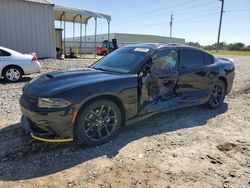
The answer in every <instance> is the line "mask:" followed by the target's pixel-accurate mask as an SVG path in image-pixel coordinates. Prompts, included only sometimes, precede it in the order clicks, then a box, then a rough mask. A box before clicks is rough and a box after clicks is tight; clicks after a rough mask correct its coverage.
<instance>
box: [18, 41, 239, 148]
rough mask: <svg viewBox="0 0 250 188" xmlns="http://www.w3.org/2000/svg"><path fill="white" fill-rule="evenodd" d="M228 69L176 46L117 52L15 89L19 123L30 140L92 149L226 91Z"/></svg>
mask: <svg viewBox="0 0 250 188" xmlns="http://www.w3.org/2000/svg"><path fill="white" fill-rule="evenodd" d="M234 68H235V67H234V64H233V62H232V60H230V59H223V58H216V57H214V56H213V55H211V54H209V53H207V52H206V51H203V50H201V49H198V48H194V47H191V46H186V45H180V44H138V45H131V46H127V47H123V48H120V49H118V50H116V51H114V52H112V53H111V54H109V55H107V56H106V57H104V58H102V59H100V60H99V61H97V62H96V63H95V64H93V65H92V66H91V67H88V68H82V69H71V70H65V71H59V72H52V73H47V74H43V75H41V76H40V77H38V78H35V79H33V80H32V81H31V82H30V83H29V84H27V85H26V86H25V87H24V88H23V95H22V96H21V99H20V106H21V111H22V114H23V116H22V119H21V125H22V127H23V128H24V130H25V131H26V132H27V133H29V134H31V136H32V137H33V138H35V139H38V140H41V141H50V142H64V141H73V140H77V142H80V143H84V144H87V145H98V144H103V143H105V142H107V141H109V140H110V139H111V138H112V137H113V136H114V135H116V134H117V133H118V132H119V130H120V129H121V128H122V126H125V125H128V124H132V123H135V122H137V121H139V120H142V119H144V118H147V117H149V116H151V115H153V114H156V113H159V112H165V111H169V110H173V109H179V108H184V107H188V106H194V105H200V104H207V105H208V106H209V107H211V108H217V107H219V106H220V105H221V104H222V103H223V100H224V98H225V95H226V94H228V93H229V92H230V91H231V88H232V83H233V79H234Z"/></svg>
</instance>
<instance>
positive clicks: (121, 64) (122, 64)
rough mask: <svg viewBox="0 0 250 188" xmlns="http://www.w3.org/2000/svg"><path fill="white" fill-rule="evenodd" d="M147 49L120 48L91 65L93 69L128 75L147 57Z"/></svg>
mask: <svg viewBox="0 0 250 188" xmlns="http://www.w3.org/2000/svg"><path fill="white" fill-rule="evenodd" d="M143 49H144V50H146V51H145V52H144V51H143ZM148 51H149V49H146V48H141V49H140V48H134V47H127V48H120V49H118V50H116V51H114V52H112V53H110V54H109V55H107V56H105V57H104V58H102V59H100V60H99V61H98V62H97V63H96V64H94V65H93V68H95V69H102V70H106V71H113V72H120V73H129V72H131V71H133V70H134V69H136V67H137V66H138V65H140V64H141V62H143V60H144V59H145V58H146V57H147V53H148Z"/></svg>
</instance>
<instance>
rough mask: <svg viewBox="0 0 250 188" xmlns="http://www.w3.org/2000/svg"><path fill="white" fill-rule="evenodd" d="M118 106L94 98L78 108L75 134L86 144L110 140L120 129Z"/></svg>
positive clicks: (120, 116) (108, 101) (120, 117)
mask: <svg viewBox="0 0 250 188" xmlns="http://www.w3.org/2000/svg"><path fill="white" fill-rule="evenodd" d="M121 124H122V115H121V110H120V108H119V107H118V106H117V105H116V104H115V103H114V102H112V101H110V100H96V101H93V102H91V103H90V104H88V105H87V106H86V107H84V108H83V109H82V110H80V112H79V115H78V118H77V120H76V130H75V134H76V135H75V136H76V137H77V139H78V141H80V142H81V143H84V144H87V145H92V146H94V145H99V144H103V143H105V142H108V141H109V140H111V139H112V138H113V137H114V136H115V135H116V134H117V133H118V132H119V130H120V128H121Z"/></svg>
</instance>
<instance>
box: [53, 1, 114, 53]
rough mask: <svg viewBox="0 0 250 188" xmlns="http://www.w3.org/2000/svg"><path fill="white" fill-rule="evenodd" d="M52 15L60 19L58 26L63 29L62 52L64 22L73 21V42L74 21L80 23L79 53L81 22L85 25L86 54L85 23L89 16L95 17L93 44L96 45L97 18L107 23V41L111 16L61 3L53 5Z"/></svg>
mask: <svg viewBox="0 0 250 188" xmlns="http://www.w3.org/2000/svg"><path fill="white" fill-rule="evenodd" d="M54 17H55V20H57V21H60V27H61V28H62V27H63V30H64V34H63V35H64V43H63V49H64V53H65V52H66V45H65V42H66V22H71V23H73V43H74V42H75V23H78V24H80V53H81V49H82V31H83V24H84V25H85V29H84V42H85V50H84V51H85V54H86V41H87V40H86V39H87V37H86V33H87V25H88V21H89V20H90V19H91V18H94V19H95V42H94V43H95V46H96V45H97V40H96V35H97V19H98V18H100V19H105V20H106V21H107V24H108V41H109V40H110V39H109V33H110V21H111V16H109V15H106V14H102V13H98V12H92V11H87V10H82V9H78V8H72V7H67V6H62V5H54Z"/></svg>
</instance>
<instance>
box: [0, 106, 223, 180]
mask: <svg viewBox="0 0 250 188" xmlns="http://www.w3.org/2000/svg"><path fill="white" fill-rule="evenodd" d="M227 109H228V105H227V104H225V103H223V105H222V106H221V107H220V108H218V109H213V110H211V109H208V108H206V107H203V106H201V107H191V108H186V109H182V110H175V111H171V112H165V113H161V114H157V115H154V116H152V117H151V118H148V119H146V120H143V121H141V122H139V123H137V124H134V125H131V126H129V127H127V128H125V129H124V130H123V131H122V132H121V133H120V134H119V135H118V136H116V137H115V138H114V139H113V140H112V141H110V142H108V143H106V144H103V145H101V146H96V147H86V146H77V145H76V144H74V143H45V142H39V141H36V140H33V139H31V138H30V136H28V135H25V134H24V133H23V131H22V130H21V128H20V126H19V124H13V125H9V126H7V127H5V128H3V129H1V130H0V143H1V144H0V180H2V181H17V180H25V179H31V178H35V177H41V176H46V175H49V174H53V173H56V172H59V171H62V170H65V169H69V168H71V167H74V166H76V165H78V164H81V163H85V162H87V161H89V160H92V159H95V158H98V157H101V156H107V157H108V158H113V157H115V156H116V155H117V154H118V153H119V150H121V149H122V148H123V147H124V146H126V145H127V144H129V143H130V142H132V141H135V140H139V139H141V138H144V137H148V136H154V135H159V134H166V133H167V134H169V132H173V131H176V130H179V129H186V128H191V127H197V126H205V125H206V123H207V121H208V120H209V119H211V118H213V117H216V116H218V115H220V114H223V113H224V112H226V111H227ZM167 134H166V136H164V138H166V139H167Z"/></svg>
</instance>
